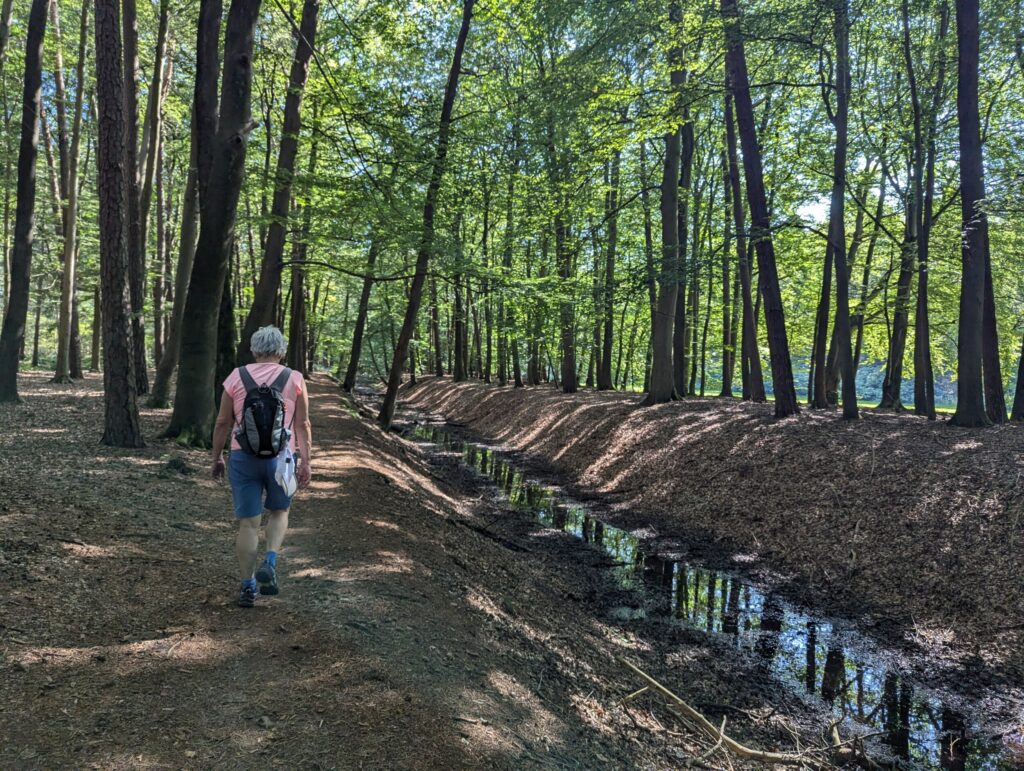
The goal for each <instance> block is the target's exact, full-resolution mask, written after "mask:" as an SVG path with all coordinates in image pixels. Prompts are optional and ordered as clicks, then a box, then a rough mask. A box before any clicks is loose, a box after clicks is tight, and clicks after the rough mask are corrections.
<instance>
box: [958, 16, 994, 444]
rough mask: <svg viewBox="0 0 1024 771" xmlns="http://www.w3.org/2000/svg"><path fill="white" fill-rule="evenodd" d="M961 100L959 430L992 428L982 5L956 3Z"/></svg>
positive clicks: (959, 107) (959, 118) (959, 103)
mask: <svg viewBox="0 0 1024 771" xmlns="http://www.w3.org/2000/svg"><path fill="white" fill-rule="evenodd" d="M956 38H957V48H958V54H957V94H956V113H957V118H958V120H959V137H960V209H961V214H962V218H963V219H962V222H963V245H962V248H961V262H962V265H963V275H962V277H961V283H960V329H959V333H958V335H957V384H956V392H957V400H956V412H955V413H954V414H953V418H952V419H951V420H950V423H952V424H953V425H954V426H968V427H970V426H987V425H989V424H990V423H991V420H990V418H989V416H988V415H987V414H986V412H985V392H984V390H983V383H982V316H983V305H984V301H985V266H986V260H985V252H986V250H987V246H988V218H987V217H986V215H985V209H984V205H985V178H984V167H983V164H982V151H981V118H980V115H979V109H978V48H979V45H980V43H979V35H978V0H956Z"/></svg>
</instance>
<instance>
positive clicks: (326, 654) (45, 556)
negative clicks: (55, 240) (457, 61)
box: [0, 374, 806, 769]
mask: <svg viewBox="0 0 1024 771" xmlns="http://www.w3.org/2000/svg"><path fill="white" fill-rule="evenodd" d="M21 385H22V392H23V393H24V394H25V397H26V403H25V404H23V405H19V406H15V407H4V408H3V409H0V489H3V490H4V493H5V495H4V497H3V498H2V499H0V581H2V585H3V587H4V591H3V593H2V594H0V674H2V676H0V705H2V706H0V713H2V719H0V746H2V747H4V748H6V750H5V757H4V761H3V765H4V766H5V767H8V768H39V767H78V768H83V767H102V768H184V767H188V768H217V769H225V768H251V767H253V766H255V765H261V766H272V767H287V768H438V767H446V768H454V767H478V768H479V767H497V768H513V767H514V768H522V767H540V766H543V767H594V766H602V765H619V766H621V765H641V766H648V767H661V766H664V765H666V764H668V763H670V762H678V759H679V758H680V757H684V756H685V755H688V754H690V753H692V752H694V751H695V750H696V749H697V747H696V746H695V745H693V744H692V740H688V739H686V738H685V737H684V736H683V735H681V734H675V735H674V736H667V735H666V734H664V733H663V731H661V730H659V729H658V727H657V724H656V723H652V722H651V721H650V720H649V719H648V718H646V717H645V716H644V715H645V714H646V713H645V712H643V713H641V714H640V721H641V723H640V724H637V723H635V722H634V716H631V715H627V714H626V713H625V712H624V711H623V710H622V709H621V708H620V707H618V706H616V701H617V699H618V698H621V696H622V695H623V694H624V693H626V692H628V690H631V689H632V688H633V687H635V685H634V683H633V681H632V680H631V679H630V678H628V677H625V676H624V675H623V673H622V672H621V670H619V669H618V668H617V667H616V666H615V664H614V662H613V661H612V657H613V656H614V655H619V654H628V655H630V656H631V657H633V658H634V660H637V661H639V662H640V663H641V664H642V665H644V666H649V665H650V661H651V660H655V661H663V659H661V656H662V655H664V652H663V653H657V652H656V651H652V649H651V647H650V646H649V645H647V644H646V643H643V642H642V641H638V640H637V639H636V638H634V637H633V636H632V635H631V634H628V633H627V634H623V633H622V632H621V631H620V630H617V629H615V628H614V626H609V625H607V624H606V623H604V622H601V621H600V620H599V619H597V618H595V617H594V615H593V614H594V609H593V608H590V609H588V608H587V607H586V602H581V601H582V600H585V599H586V598H587V597H593V596H595V595H597V592H596V591H595V590H594V588H593V586H594V584H593V581H594V580H596V579H594V576H595V575H598V572H597V571H595V570H591V571H590V572H589V573H579V572H576V573H573V572H572V571H566V570H564V569H563V568H562V566H561V564H560V561H559V559H558V558H557V548H558V545H557V541H554V540H553V539H552V537H551V535H550V534H546V535H545V534H544V533H540V534H539V535H538V534H536V533H527V532H525V531H524V533H523V534H521V536H522V537H521V538H520V539H519V540H520V542H521V543H525V544H527V545H526V546H517V545H515V544H513V548H510V547H509V542H508V541H507V539H501V538H498V539H494V538H488V537H484V536H482V535H480V533H479V532H477V531H478V530H479V529H481V526H482V524H483V523H485V522H486V520H484V519H481V518H480V517H481V516H488V517H492V516H493V513H494V510H493V509H488V504H487V503H486V502H483V501H481V497H482V496H480V495H477V496H476V497H473V496H472V495H468V494H466V493H465V492H459V491H458V490H457V489H456V487H455V486H451V485H449V484H448V483H447V482H445V481H443V480H441V479H440V478H439V477H438V476H437V475H436V474H435V473H434V472H433V471H431V469H430V467H428V466H427V465H426V462H425V461H424V459H423V456H422V454H421V453H420V451H419V450H418V449H416V448H415V447H413V446H412V445H410V444H409V443H407V442H405V441H404V440H402V439H400V438H399V437H397V436H394V435H388V434H383V433H381V432H380V431H379V430H377V429H376V428H375V427H374V426H373V425H372V424H371V423H369V422H367V421H365V420H363V419H360V417H359V416H358V414H357V412H356V407H355V406H354V405H353V403H351V402H346V401H344V400H343V399H342V397H341V396H340V394H339V392H338V390H337V388H336V386H335V385H333V384H332V383H330V382H329V381H327V379H325V378H315V379H314V380H313V381H312V383H311V388H310V392H311V396H312V420H313V426H314V436H315V446H316V448H317V451H316V457H315V459H314V480H313V484H312V486H311V488H310V489H309V490H308V491H307V492H305V493H303V494H301V495H300V496H299V498H298V499H297V500H296V502H295V505H294V507H293V516H292V529H291V531H290V533H289V537H288V539H287V541H286V546H285V549H284V550H283V552H282V557H281V563H280V572H281V580H282V593H281V595H280V596H279V597H276V598H262V599H260V600H259V601H258V603H257V607H256V608H255V609H252V610H243V609H239V608H237V607H235V606H234V591H235V578H234V573H235V570H234V565H233V561H234V560H233V556H232V536H233V529H234V524H233V521H232V515H231V508H230V497H229V495H230V494H229V491H228V489H227V488H226V487H224V486H223V485H219V484H217V483H215V482H213V481H212V480H210V479H209V478H208V475H207V469H208V463H207V461H206V454H205V453H203V452H202V451H198V450H185V449H182V448H179V447H177V446H176V445H173V444H171V443H168V442H165V441H161V440H155V439H153V437H155V436H157V435H158V432H159V430H160V429H161V428H162V426H163V424H164V422H165V421H166V412H165V411H158V410H145V411H144V414H143V420H144V428H145V431H146V436H147V437H148V438H149V447H147V448H146V449H145V450H141V451H127V450H114V449H110V448H104V447H101V446H100V445H98V444H97V443H96V438H97V437H98V436H99V434H100V430H99V429H100V424H101V419H102V399H101V396H100V382H99V379H98V378H96V377H95V376H94V377H90V379H89V380H87V381H86V382H85V383H84V384H78V385H76V386H73V387H66V386H53V385H50V384H48V383H47V382H46V380H45V378H44V377H43V376H42V375H41V374H30V375H28V376H26V377H25V378H24V379H23V381H22V384H21ZM499 513H500V512H499ZM466 524H469V525H470V527H463V526H461V525H466ZM474 528H475V529H474ZM537 538H543V539H544V541H538V540H536V539H537ZM530 539H534V540H533V541H532V543H533V544H538V545H539V544H542V543H547V544H549V546H546V547H543V548H537V549H536V553H533V554H530V553H529V552H531V551H533V549H532V547H531V546H530V543H531V541H530ZM503 540H504V542H503ZM552 544H553V545H552ZM552 548H554V549H555V552H553V553H552V552H550V551H544V549H552ZM565 548H566V549H575V547H571V546H568V545H567V546H566V547H565ZM552 556H554V557H555V558H554V559H551V557H552ZM567 597H569V598H572V600H571V601H570V600H567V599H566V598H567ZM680 634H683V633H680ZM683 642H684V643H685V642H686V640H683ZM671 655H672V656H673V661H674V662H675V663H674V664H673V666H674V667H676V668H678V671H677V675H678V676H679V677H681V678H686V681H687V683H688V687H690V688H695V689H699V690H702V691H704V692H705V693H709V694H712V695H716V694H724V693H729V698H730V699H736V700H737V701H736V702H735V703H742V704H743V705H744V706H745V707H747V708H748V709H756V708H758V707H759V706H763V704H764V702H763V700H761V697H759V696H758V695H757V694H756V693H755V694H754V695H753V696H751V695H750V694H749V693H748V694H747V695H746V696H737V695H736V692H735V691H730V690H723V684H724V683H728V682H729V681H730V680H732V679H733V678H734V677H735V676H736V671H735V669H734V668H730V666H729V665H728V663H726V664H724V665H721V664H719V663H718V662H717V661H716V659H715V658H714V657H713V656H711V655H710V654H708V653H707V652H706V651H702V650H701V649H700V648H696V647H692V646H691V647H686V646H685V645H684V647H682V648H680V647H679V646H678V645H676V646H673V648H672V654H671ZM644 657H647V658H648V663H647V664H645V663H644ZM663 719H664V718H663ZM805 725H806V724H805ZM751 730H753V731H755V733H760V734H761V738H762V739H764V738H766V737H767V738H768V739H769V740H774V741H779V740H780V739H779V736H786V735H787V734H786V733H785V732H784V731H783V729H782V728H781V727H779V726H776V727H774V728H773V727H770V726H769V727H764V728H761V729H751Z"/></svg>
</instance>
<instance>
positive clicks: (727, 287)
mask: <svg viewBox="0 0 1024 771" xmlns="http://www.w3.org/2000/svg"><path fill="white" fill-rule="evenodd" d="M727 155H728V154H727V151H724V150H723V152H722V200H723V202H724V204H725V228H724V232H723V236H722V390H721V391H720V392H719V394H718V395H719V396H723V397H729V398H732V373H733V358H734V355H733V354H734V352H733V329H732V311H733V308H732V281H731V279H730V278H729V250H730V249H731V248H732V226H733V223H732V191H731V189H730V185H729V161H728V157H727Z"/></svg>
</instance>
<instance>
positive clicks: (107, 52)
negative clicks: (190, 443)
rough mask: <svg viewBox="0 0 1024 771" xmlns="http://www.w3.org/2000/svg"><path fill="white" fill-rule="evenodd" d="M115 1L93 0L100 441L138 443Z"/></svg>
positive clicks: (122, 103)
mask: <svg viewBox="0 0 1024 771" xmlns="http://www.w3.org/2000/svg"><path fill="white" fill-rule="evenodd" d="M117 6H118V0H96V6H95V7H96V97H97V102H98V108H99V120H98V131H99V139H98V142H97V172H98V183H99V184H98V188H99V198H100V220H99V225H100V263H101V268H100V270H101V273H102V281H103V391H104V397H105V400H104V406H105V414H104V431H103V439H102V441H103V443H104V444H108V445H112V446H114V447H142V446H143V441H142V430H141V428H140V426H139V411H138V406H137V403H136V398H137V391H136V386H137V381H136V377H135V372H134V364H135V359H134V356H133V346H132V327H131V311H130V300H129V287H128V272H129V270H128V268H129V266H128V259H129V257H128V243H127V237H128V223H127V222H126V221H125V220H126V216H127V214H128V201H127V189H126V175H125V171H126V169H125V161H126V158H127V154H126V151H125V143H126V141H127V137H126V135H125V125H126V120H125V109H126V102H125V96H124V80H123V79H124V67H123V60H122V58H121V28H120V25H119V21H120V19H119V18H118V7H117Z"/></svg>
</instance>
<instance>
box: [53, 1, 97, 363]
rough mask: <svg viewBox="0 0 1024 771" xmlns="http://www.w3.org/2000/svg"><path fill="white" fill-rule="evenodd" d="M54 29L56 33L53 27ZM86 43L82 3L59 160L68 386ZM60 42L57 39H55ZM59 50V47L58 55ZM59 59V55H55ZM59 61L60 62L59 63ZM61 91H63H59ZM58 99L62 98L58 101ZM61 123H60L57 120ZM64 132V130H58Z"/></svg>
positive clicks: (60, 358) (62, 340) (62, 327)
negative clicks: (67, 138) (64, 148)
mask: <svg viewBox="0 0 1024 771" xmlns="http://www.w3.org/2000/svg"><path fill="white" fill-rule="evenodd" d="M52 16H53V19H54V21H55V22H56V19H57V0H53V10H52ZM54 29H57V26H56V23H55V24H54ZM88 39H89V0H85V1H84V2H83V3H82V14H81V26H80V28H79V36H78V65H77V67H76V70H75V104H74V107H73V108H72V109H73V110H74V112H73V114H72V116H71V121H72V125H71V147H70V149H69V151H68V157H67V158H66V159H64V158H62V159H61V165H62V166H64V165H65V163H66V165H67V173H66V175H64V174H62V175H61V176H62V177H65V176H66V178H65V184H64V190H62V191H61V193H62V198H63V200H64V212H63V214H64V216H63V236H64V242H63V250H64V254H63V263H64V272H63V274H62V276H61V288H60V311H59V316H58V320H57V366H56V368H55V372H54V375H53V380H54V382H56V383H67V382H69V381H70V380H71V337H72V320H73V319H72V311H73V305H74V294H75V280H76V275H75V274H76V268H77V265H76V263H77V256H78V164H79V155H80V148H81V144H82V108H83V103H84V100H85V60H86V49H87V43H88ZM58 41H59V37H58ZM59 50H60V47H59V44H58V52H59ZM58 56H59V54H58ZM58 61H59V59H58ZM62 90H63V89H62ZM58 99H61V97H58ZM60 120H61V123H62V122H63V119H60ZM59 129H60V130H61V131H63V127H62V126H59Z"/></svg>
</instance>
